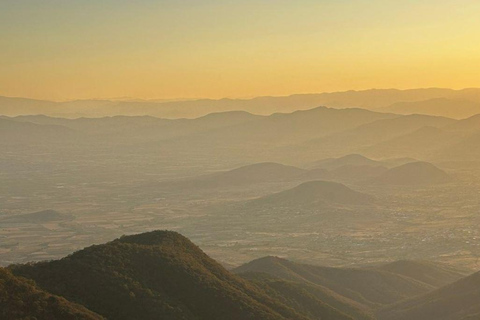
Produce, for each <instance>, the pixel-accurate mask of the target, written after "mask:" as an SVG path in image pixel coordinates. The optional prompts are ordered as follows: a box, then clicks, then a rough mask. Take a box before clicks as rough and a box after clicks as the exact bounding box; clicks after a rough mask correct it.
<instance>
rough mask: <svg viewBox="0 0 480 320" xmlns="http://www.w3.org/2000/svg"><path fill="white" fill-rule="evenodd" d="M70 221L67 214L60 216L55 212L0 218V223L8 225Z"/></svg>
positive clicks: (45, 211)
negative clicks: (7, 223)
mask: <svg viewBox="0 0 480 320" xmlns="http://www.w3.org/2000/svg"><path fill="white" fill-rule="evenodd" d="M70 219H72V216H70V215H68V214H62V213H60V212H57V211H55V210H44V211H38V212H32V213H25V214H19V215H14V216H10V217H7V218H0V221H2V222H9V223H45V222H52V221H64V220H70Z"/></svg>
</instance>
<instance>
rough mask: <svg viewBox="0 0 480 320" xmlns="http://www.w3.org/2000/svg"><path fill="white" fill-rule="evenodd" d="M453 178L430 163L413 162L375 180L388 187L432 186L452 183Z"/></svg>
mask: <svg viewBox="0 0 480 320" xmlns="http://www.w3.org/2000/svg"><path fill="white" fill-rule="evenodd" d="M451 180H452V178H451V177H450V176H449V175H448V174H447V173H446V172H445V171H443V170H441V169H439V168H437V167H436V166H434V165H433V164H431V163H428V162H421V161H419V162H411V163H407V164H404V165H402V166H399V167H395V168H392V169H390V170H388V171H387V172H385V173H383V174H382V175H380V176H379V177H378V178H376V179H374V180H373V182H375V183H378V184H386V185H403V186H415V185H430V184H441V183H447V182H450V181H451Z"/></svg>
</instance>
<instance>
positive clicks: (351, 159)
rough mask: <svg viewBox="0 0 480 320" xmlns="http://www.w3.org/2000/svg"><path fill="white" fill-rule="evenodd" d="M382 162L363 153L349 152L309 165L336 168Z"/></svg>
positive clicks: (377, 164) (328, 168)
mask: <svg viewBox="0 0 480 320" xmlns="http://www.w3.org/2000/svg"><path fill="white" fill-rule="evenodd" d="M381 165H382V162H380V161H375V160H372V159H369V158H367V157H365V156H363V155H361V154H349V155H346V156H343V157H340V158H329V159H323V160H319V161H316V162H314V163H312V164H310V165H309V166H310V167H312V168H320V169H327V170H334V169H338V168H341V167H344V166H374V167H376V166H381Z"/></svg>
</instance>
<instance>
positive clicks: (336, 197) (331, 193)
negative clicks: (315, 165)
mask: <svg viewBox="0 0 480 320" xmlns="http://www.w3.org/2000/svg"><path fill="white" fill-rule="evenodd" d="M372 202H373V197H372V196H370V195H367V194H364V193H361V192H357V191H354V190H352V189H350V188H348V187H347V186H345V185H343V184H341V183H336V182H331V181H308V182H304V183H302V184H300V185H299V186H297V187H295V188H292V189H289V190H285V191H282V192H279V193H274V194H271V195H268V196H265V197H261V198H259V199H255V200H253V201H252V204H254V205H268V206H317V205H366V204H369V203H372Z"/></svg>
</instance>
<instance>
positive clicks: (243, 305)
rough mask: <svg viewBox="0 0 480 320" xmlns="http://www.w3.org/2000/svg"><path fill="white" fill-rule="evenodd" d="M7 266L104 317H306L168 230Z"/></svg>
mask: <svg viewBox="0 0 480 320" xmlns="http://www.w3.org/2000/svg"><path fill="white" fill-rule="evenodd" d="M12 271H13V272H14V273H15V274H16V275H21V276H24V277H27V278H30V279H34V280H35V281H36V282H37V283H38V285H39V286H40V287H42V288H44V289H45V290H48V291H49V292H52V293H55V294H58V295H61V296H64V297H66V298H68V299H69V300H71V301H76V302H79V303H82V305H85V306H86V307H88V308H89V309H90V310H94V311H95V312H97V313H99V314H101V315H103V316H105V317H107V318H109V319H119V320H122V319H142V320H143V319H158V318H159V317H160V318H162V319H212V320H213V319H222V320H223V319H242V320H243V319H252V320H253V319H299V320H300V319H307V317H306V316H305V317H304V316H302V315H300V314H299V313H297V312H295V311H294V310H293V309H292V308H290V307H288V306H286V305H284V304H283V303H281V302H279V301H277V300H275V299H273V298H272V297H270V296H268V295H267V294H266V293H264V292H263V291H262V290H261V289H259V288H257V287H256V286H254V285H252V284H250V283H249V282H247V281H245V280H242V279H240V278H238V277H236V276H234V275H232V274H230V273H229V272H228V271H226V270H225V269H224V268H223V267H222V266H221V265H220V264H218V263H216V262H215V261H214V260H212V259H210V258H209V257H208V256H207V255H205V254H204V253H203V252H202V251H201V250H200V249H199V248H198V247H196V246H195V245H194V244H193V243H191V242H190V241H189V240H188V239H186V238H184V237H183V236H181V235H179V234H177V233H174V232H167V231H155V232H150V233H145V234H140V235H134V236H125V237H122V238H120V239H117V240H115V241H112V242H109V243H107V244H104V245H97V246H92V247H89V248H86V249H84V250H81V251H79V252H76V253H74V254H72V255H70V256H68V257H66V258H64V259H61V260H58V261H51V262H43V263H36V264H29V265H18V266H14V267H13V268H12Z"/></svg>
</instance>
